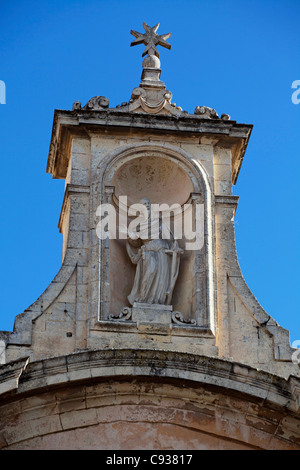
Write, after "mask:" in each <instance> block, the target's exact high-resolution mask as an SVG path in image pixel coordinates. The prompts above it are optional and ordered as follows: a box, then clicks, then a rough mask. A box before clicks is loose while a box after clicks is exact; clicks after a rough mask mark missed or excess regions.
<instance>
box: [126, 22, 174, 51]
mask: <svg viewBox="0 0 300 470" xmlns="http://www.w3.org/2000/svg"><path fill="white" fill-rule="evenodd" d="M143 26H144V29H145V31H146V32H145V33H144V34H142V33H138V32H137V31H134V30H131V31H130V34H132V35H133V36H134V37H135V38H136V39H135V40H134V41H132V43H131V44H130V46H137V45H138V44H145V46H146V49H145V50H144V52H143V54H142V57H144V56H145V55H146V54H149V55H153V54H154V55H156V57H159V53H158V50H157V49H156V46H157V45H159V46H162V47H166V48H167V49H171V44H169V43H168V42H167V41H166V39H168V38H169V37H170V36H171V33H168V34H161V35H159V34H156V31H157V30H158V28H159V23H157V24H156V25H155V26H153V28H151V27H150V26H148V25H147V23H145V22H143Z"/></svg>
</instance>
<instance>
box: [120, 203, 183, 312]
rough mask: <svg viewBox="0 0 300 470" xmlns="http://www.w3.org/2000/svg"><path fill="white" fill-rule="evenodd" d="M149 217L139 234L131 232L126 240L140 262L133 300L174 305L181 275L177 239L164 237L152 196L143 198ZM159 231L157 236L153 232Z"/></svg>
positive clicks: (133, 256) (131, 252)
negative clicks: (155, 212)
mask: <svg viewBox="0 0 300 470" xmlns="http://www.w3.org/2000/svg"><path fill="white" fill-rule="evenodd" d="M140 204H143V205H144V206H145V207H146V209H147V218H146V219H145V220H144V221H143V222H140V232H139V234H138V235H137V234H133V235H134V236H133V235H131V234H129V237H128V239H127V242H126V249H127V253H128V256H129V258H130V260H131V262H132V263H133V264H135V265H136V272H135V278H134V283H133V286H132V290H131V293H130V294H129V296H128V300H129V303H130V304H131V305H134V303H135V302H138V303H143V304H157V305H170V304H171V299H172V295H173V290H174V287H175V283H176V280H177V277H178V272H179V264H180V255H181V254H182V253H183V250H182V249H181V248H179V246H178V242H177V241H176V240H173V239H170V240H167V239H164V238H162V224H161V222H160V221H159V220H158V219H155V218H153V217H152V212H151V203H150V201H149V199H147V198H144V199H141V201H140ZM154 231H155V232H156V236H155V237H151V235H150V233H151V234H152V233H153V232H154Z"/></svg>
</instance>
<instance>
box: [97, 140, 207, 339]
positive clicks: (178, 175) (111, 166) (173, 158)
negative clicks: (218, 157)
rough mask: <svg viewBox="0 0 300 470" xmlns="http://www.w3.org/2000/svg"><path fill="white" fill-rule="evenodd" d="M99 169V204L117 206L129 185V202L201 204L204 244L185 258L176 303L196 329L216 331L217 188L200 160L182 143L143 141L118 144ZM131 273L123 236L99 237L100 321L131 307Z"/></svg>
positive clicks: (176, 291) (190, 251) (179, 277)
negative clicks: (114, 237)
mask: <svg viewBox="0 0 300 470" xmlns="http://www.w3.org/2000/svg"><path fill="white" fill-rule="evenodd" d="M97 170H98V171H96V174H97V175H98V178H99V173H100V172H101V177H100V181H99V179H98V182H97V184H98V194H99V204H113V205H114V206H115V208H116V209H117V208H118V205H119V200H120V196H124V195H123V194H122V192H123V191H124V190H127V189H128V194H127V195H128V196H129V197H128V204H129V205H130V204H132V203H134V202H138V201H139V200H140V199H141V196H142V195H144V196H142V197H149V198H150V200H151V198H152V199H154V200H153V201H151V202H153V203H163V202H167V203H168V204H172V202H174V203H179V204H181V205H184V204H186V203H188V204H190V205H191V207H192V210H194V208H195V207H196V205H197V204H199V205H201V206H202V208H203V245H202V246H201V249H197V250H188V251H185V253H184V255H183V256H182V265H181V267H180V272H179V276H178V279H177V283H176V288H175V290H174V295H173V300H172V305H173V309H174V310H176V311H180V312H181V313H182V314H183V317H184V318H185V319H193V320H195V321H196V325H197V327H200V328H205V329H207V328H208V329H210V330H211V331H212V332H213V333H215V331H214V330H215V323H216V322H215V297H214V296H215V289H214V274H213V273H214V269H213V264H214V257H213V253H214V246H213V243H214V242H213V240H214V236H213V213H212V212H213V204H212V197H213V192H212V188H211V185H210V181H209V177H208V175H207V173H206V170H205V169H204V167H203V166H202V164H201V163H200V162H199V161H197V160H196V159H195V158H194V157H193V156H191V155H189V154H188V153H187V152H185V151H183V150H182V149H180V148H178V147H175V146H172V145H169V144H164V145H159V144H157V143H147V144H145V143H142V144H134V145H129V146H126V147H122V148H118V149H117V150H115V151H114V152H112V153H110V154H109V155H107V156H106V157H105V158H104V159H103V160H102V161H101V163H100V164H99V167H98V169H97ZM101 170H102V171H101ZM143 183H144V184H143ZM164 196H165V198H164ZM163 199H165V200H163ZM183 242H184V240H182V241H181V243H183ZM133 276H134V268H133V267H132V266H131V265H130V260H129V259H128V258H127V253H126V249H125V240H108V239H106V240H99V283H98V284H99V289H98V321H100V322H103V321H107V320H109V318H110V316H111V315H113V316H117V315H118V313H119V310H120V309H121V308H123V307H124V306H126V305H128V301H127V303H126V294H127V295H128V294H129V292H130V289H129V286H130V284H131V282H132V281H133Z"/></svg>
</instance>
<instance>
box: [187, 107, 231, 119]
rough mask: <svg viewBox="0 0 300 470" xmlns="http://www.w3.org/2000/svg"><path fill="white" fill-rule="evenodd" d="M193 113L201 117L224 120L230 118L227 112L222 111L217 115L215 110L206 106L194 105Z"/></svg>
mask: <svg viewBox="0 0 300 470" xmlns="http://www.w3.org/2000/svg"><path fill="white" fill-rule="evenodd" d="M194 114H196V115H199V116H200V117H202V118H203V119H223V120H224V121H227V120H229V119H230V116H229V114H224V113H223V114H222V115H221V117H219V116H218V113H217V111H216V110H215V109H213V108H209V107H208V106H196V108H195V111H194Z"/></svg>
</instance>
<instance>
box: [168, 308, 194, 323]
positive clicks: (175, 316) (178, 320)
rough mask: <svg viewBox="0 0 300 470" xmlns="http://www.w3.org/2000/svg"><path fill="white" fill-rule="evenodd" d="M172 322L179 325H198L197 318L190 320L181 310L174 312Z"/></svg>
mask: <svg viewBox="0 0 300 470" xmlns="http://www.w3.org/2000/svg"><path fill="white" fill-rule="evenodd" d="M172 322H173V323H176V324H177V325H181V326H182V325H184V326H186V325H193V326H196V324H197V323H196V320H192V319H189V320H186V319H185V318H184V316H183V315H182V313H180V312H177V311H174V312H172Z"/></svg>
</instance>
